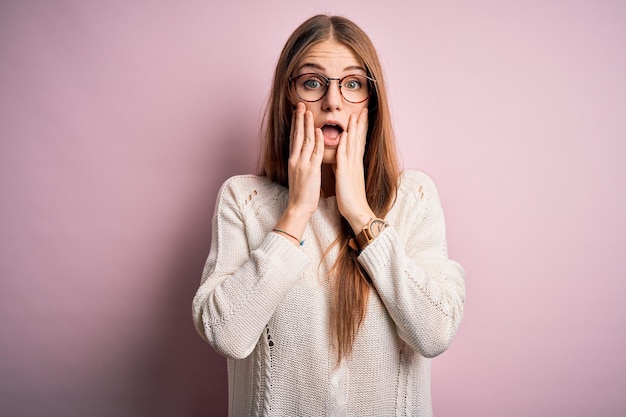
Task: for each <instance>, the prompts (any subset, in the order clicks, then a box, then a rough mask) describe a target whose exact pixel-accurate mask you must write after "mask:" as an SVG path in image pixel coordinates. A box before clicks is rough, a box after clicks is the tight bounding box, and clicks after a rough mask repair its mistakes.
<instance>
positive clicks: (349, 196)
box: [333, 108, 376, 234]
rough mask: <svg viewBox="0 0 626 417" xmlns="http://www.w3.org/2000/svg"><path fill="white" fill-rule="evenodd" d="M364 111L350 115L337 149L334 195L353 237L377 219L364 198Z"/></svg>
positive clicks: (365, 132)
mask: <svg viewBox="0 0 626 417" xmlns="http://www.w3.org/2000/svg"><path fill="white" fill-rule="evenodd" d="M367 120H368V116H367V108H364V109H363V110H361V112H360V113H359V114H358V115H357V114H351V115H350V119H349V121H348V129H347V130H345V131H344V132H343V133H342V134H341V138H340V140H339V145H338V146H337V163H336V164H335V165H334V166H333V170H334V172H335V193H336V196H337V205H338V207H339V212H340V213H341V215H342V216H343V217H345V218H346V220H347V221H348V223H350V226H351V227H352V230H353V231H354V233H355V234H357V233H360V232H361V230H362V229H363V226H365V225H366V224H367V222H368V221H369V220H370V219H371V218H374V217H376V215H375V214H374V212H373V211H372V209H371V208H370V206H369V203H368V202H367V196H366V194H365V173H364V169H363V155H364V154H365V142H366V141H367Z"/></svg>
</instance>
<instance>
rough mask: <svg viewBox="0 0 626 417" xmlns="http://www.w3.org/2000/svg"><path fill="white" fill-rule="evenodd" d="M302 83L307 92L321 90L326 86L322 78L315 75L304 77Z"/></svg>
mask: <svg viewBox="0 0 626 417" xmlns="http://www.w3.org/2000/svg"><path fill="white" fill-rule="evenodd" d="M300 82H301V83H302V86H303V87H304V88H306V89H307V90H319V89H320V88H323V87H324V86H325V85H326V83H325V82H324V80H322V78H320V77H318V76H315V75H311V76H306V77H302V79H301V81H300Z"/></svg>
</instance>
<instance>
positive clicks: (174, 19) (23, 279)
mask: <svg viewBox="0 0 626 417" xmlns="http://www.w3.org/2000/svg"><path fill="white" fill-rule="evenodd" d="M313 4H314V5H313ZM317 12H332V13H339V14H344V15H346V16H348V17H350V18H352V19H354V20H355V21H356V22H357V23H359V24H360V25H361V26H362V27H363V28H364V29H365V30H366V31H367V32H368V33H369V34H370V35H371V37H372V39H373V41H374V42H375V44H376V46H377V48H378V50H379V52H380V55H381V58H382V61H383V65H384V67H385V70H386V75H387V79H388V84H389V90H390V96H391V104H392V111H393V114H394V122H395V126H396V131H397V136H398V142H399V147H400V149H401V152H402V155H403V163H404V166H405V167H411V168H420V169H423V170H425V171H427V172H428V173H430V175H431V176H432V177H433V178H434V179H435V181H436V182H437V184H438V186H439V188H440V192H441V197H442V200H443V203H444V207H445V209H446V214H447V221H448V237H449V246H450V254H451V257H453V258H454V259H456V260H458V261H460V262H461V263H462V264H463V266H464V267H465V268H466V271H467V276H466V279H467V288H468V302H467V305H466V316H465V320H464V323H463V324H462V326H461V329H460V331H459V333H458V336H457V339H456V341H455V343H454V344H453V346H452V348H451V349H450V350H449V351H448V352H446V353H445V354H444V355H442V356H441V357H440V358H438V359H437V360H435V362H434V369H433V401H434V407H435V412H436V415H437V416H439V417H443V416H464V417H472V416H476V417H484V416H507V417H518V416H519V417H521V416H551V417H554V416H568V417H574V416H581V417H582V416H585V417H588V416H594V417H598V416H611V417H612V416H619V415H626V396H625V395H624V388H625V387H626V360H625V359H624V352H626V331H625V330H626V328H625V327H626V326H625V325H626V308H625V307H624V298H625V296H626V274H625V273H624V267H623V265H624V262H623V258H624V249H626V238H625V232H626V221H625V217H626V216H625V213H626V196H625V190H626V168H625V164H624V158H625V157H626V3H624V2H623V1H591V0H589V1H576V0H574V1H566V0H563V1H550V0H548V1H499V0H491V1H490V0H481V1H442V2H425V1H416V2H410V1H405V0H397V1H394V0H386V1H383V2H380V1H376V2H371V4H369V5H367V4H365V3H364V2H363V1H362V0H361V1H357V0H355V1H350V2H341V3H340V4H338V3H337V2H335V1H318V2H311V3H303V2H296V1H278V0H275V1H274V0H267V1H252V0H250V1H247V2H232V4H230V5H229V4H226V2H219V3H218V4H216V2H209V1H199V0H198V1H180V2H174V1H147V0H146V1H123V0H119V1H91V2H86V1H79V0H75V1H69V0H66V1H54V2H52V1H24V2H22V1H17V0H16V1H6V0H5V1H0V192H1V200H0V228H1V229H0V230H1V233H0V236H1V237H0V251H1V258H0V274H1V282H0V332H1V333H0V415H2V416H9V417H18V416H19V417H22V416H24V417H26V416H38V415H41V416H43V415H45V416H48V417H56V416H90V417H92V416H94V417H99V416H103V417H104V416H107V417H108V416H117V417H124V416H219V415H224V413H225V408H226V402H227V398H226V371H225V368H226V367H225V361H224V359H222V358H221V357H219V356H218V355H217V354H215V353H213V351H212V350H211V348H210V347H209V346H208V345H206V344H205V343H204V342H202V341H201V339H200V338H199V337H198V336H197V335H196V334H195V331H194V329H193V326H192V322H191V317H190V314H191V313H190V310H191V298H192V297H193V294H194V292H195V289H196V288H197V285H198V284H199V279H200V272H201V269H202V266H203V263H204V260H205V258H206V255H207V253H208V250H209V244H210V227H211V216H212V213H213V207H214V202H215V197H216V193H217V190H218V187H219V185H220V184H221V183H222V182H223V181H224V180H225V179H226V178H227V177H229V176H231V175H234V174H238V173H249V172H253V171H254V170H255V165H256V155H257V150H258V139H257V137H258V130H259V123H260V120H261V117H262V112H263V106H264V103H265V100H266V98H267V94H268V90H269V87H270V79H271V73H272V69H273V66H274V64H275V62H276V59H277V58H278V55H279V53H280V49H281V48H282V45H283V43H284V41H285V40H286V38H287V37H288V35H289V34H290V33H291V31H292V30H293V29H294V28H295V26H297V25H298V24H299V23H300V22H302V21H303V20H304V19H305V18H307V17H309V16H311V15H312V14H314V13H317Z"/></svg>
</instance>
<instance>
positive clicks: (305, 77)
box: [289, 73, 376, 104]
mask: <svg viewBox="0 0 626 417" xmlns="http://www.w3.org/2000/svg"><path fill="white" fill-rule="evenodd" d="M331 81H338V82H339V93H341V96H342V97H343V98H344V100H346V101H347V102H349V103H354V104H358V103H362V102H364V101H365V100H367V99H368V98H369V97H370V95H371V94H372V90H373V83H374V82H376V80H375V79H373V78H370V77H367V76H365V75H357V74H351V75H346V76H345V77H343V78H328V77H326V76H324V75H322V74H315V73H307V74H302V75H298V76H297V77H291V78H289V82H291V83H293V85H294V87H295V91H296V95H297V96H298V97H299V98H300V100H303V101H308V102H310V103H312V102H315V101H319V100H321V99H322V98H323V97H324V96H325V95H326V93H327V92H328V87H329V86H330V82H331Z"/></svg>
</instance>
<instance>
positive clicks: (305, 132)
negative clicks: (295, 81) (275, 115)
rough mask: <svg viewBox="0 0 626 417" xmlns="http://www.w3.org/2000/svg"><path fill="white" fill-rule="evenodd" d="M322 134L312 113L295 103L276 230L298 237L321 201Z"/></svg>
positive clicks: (302, 104) (302, 105)
mask: <svg viewBox="0 0 626 417" xmlns="http://www.w3.org/2000/svg"><path fill="white" fill-rule="evenodd" d="M323 156H324V135H323V134H322V130H321V129H315V123H314V121H313V114H312V113H311V112H310V111H307V110H306V107H305V105H304V103H298V104H297V106H296V110H295V111H294V112H293V116H292V120H291V133H290V139H289V165H288V169H289V171H288V172H289V201H288V203H287V209H286V210H285V212H284V213H283V215H282V217H281V218H280V219H279V221H278V223H276V228H278V229H282V230H286V231H288V232H289V233H290V234H292V235H295V236H297V237H301V236H302V234H303V233H304V229H305V228H306V225H307V223H308V222H309V219H310V218H311V216H312V215H313V213H314V212H315V210H316V209H317V205H318V203H319V199H320V189H321V172H322V158H323Z"/></svg>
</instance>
